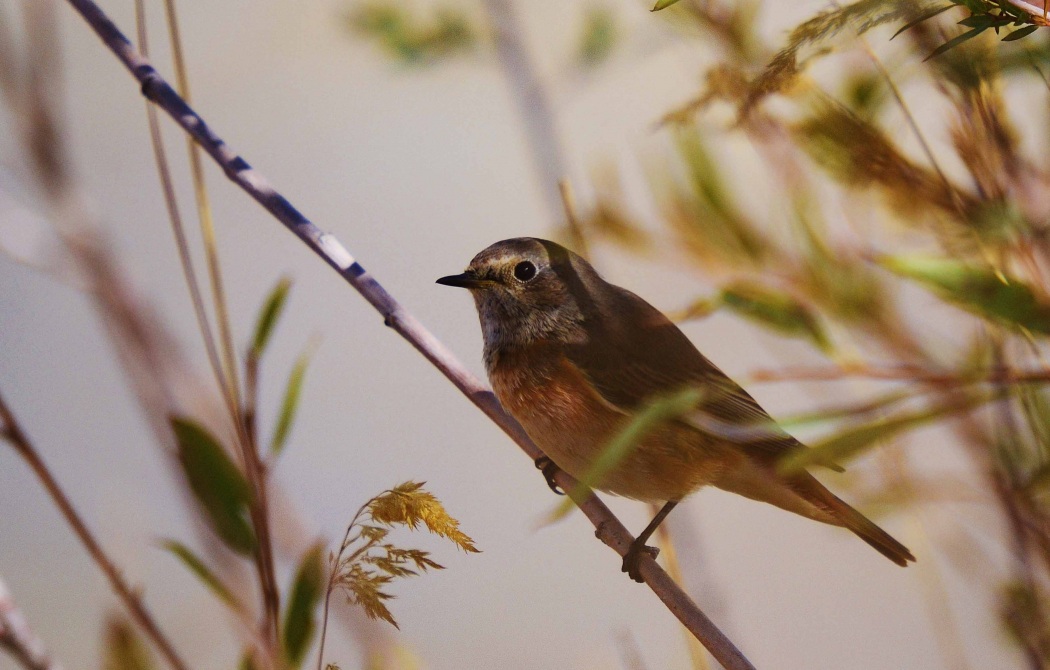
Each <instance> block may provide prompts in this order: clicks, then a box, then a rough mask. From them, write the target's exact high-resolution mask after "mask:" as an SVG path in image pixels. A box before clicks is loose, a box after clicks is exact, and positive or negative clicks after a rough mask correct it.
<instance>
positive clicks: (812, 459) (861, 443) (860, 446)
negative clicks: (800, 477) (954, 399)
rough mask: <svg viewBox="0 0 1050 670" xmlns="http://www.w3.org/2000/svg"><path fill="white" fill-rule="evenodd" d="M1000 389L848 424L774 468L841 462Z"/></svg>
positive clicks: (980, 401)
mask: <svg viewBox="0 0 1050 670" xmlns="http://www.w3.org/2000/svg"><path fill="white" fill-rule="evenodd" d="M1001 395H1002V393H1000V392H995V393H985V394H980V395H975V396H972V397H970V398H968V399H967V400H966V401H965V402H961V403H951V404H945V405H938V406H936V407H932V408H930V409H925V410H922V411H918V412H914V413H910V414H903V415H900V416H895V417H891V418H888V419H883V420H879V421H875V422H872V423H867V424H863V425H861V426H852V427H850V428H847V429H845V430H843V431H841V432H839V433H837V434H835V435H832V436H831V437H828V438H826V439H824V440H821V441H820V442H818V443H817V444H815V445H813V447H812V448H811V449H799V450H798V451H794V452H791V454H790V455H789V456H788V457H787V458H784V459H783V460H782V461H781V462H780V465H779V466H778V470H779V471H780V472H781V473H783V474H791V473H795V472H799V471H800V470H803V469H805V468H806V467H809V466H811V465H822V464H824V463H828V462H836V463H838V462H844V461H847V460H849V459H851V458H854V457H856V456H859V455H860V454H861V453H862V452H864V451H865V450H867V449H868V448H870V447H872V446H874V445H875V444H876V443H877V442H881V441H884V440H888V439H890V438H892V437H896V436H897V435H900V434H901V433H905V432H907V431H909V430H914V429H915V428H919V427H921V426H923V425H925V424H928V423H931V422H933V421H936V420H937V419H940V418H942V417H945V416H949V415H951V414H956V413H959V412H964V411H967V410H969V409H971V408H973V407H976V406H978V405H981V404H983V403H986V402H988V401H989V400H992V399H994V398H997V397H1000V396H1001Z"/></svg>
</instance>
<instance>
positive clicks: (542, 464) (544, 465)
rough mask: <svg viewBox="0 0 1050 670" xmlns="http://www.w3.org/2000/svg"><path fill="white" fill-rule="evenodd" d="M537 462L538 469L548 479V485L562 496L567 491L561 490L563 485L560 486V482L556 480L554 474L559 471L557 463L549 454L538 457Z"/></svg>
mask: <svg viewBox="0 0 1050 670" xmlns="http://www.w3.org/2000/svg"><path fill="white" fill-rule="evenodd" d="M535 463H536V469H538V470H539V471H540V472H542V473H543V478H544V479H546V480H547V486H549V487H550V488H551V491H554V492H555V493H557V494H558V495H560V496H563V495H565V491H562V490H561V487H560V486H558V482H556V481H554V475H555V474H557V472H558V466H557V464H555V462H554V461H552V460H551V459H550V457H549V456H540V457H539V458H537V459H536V461H535Z"/></svg>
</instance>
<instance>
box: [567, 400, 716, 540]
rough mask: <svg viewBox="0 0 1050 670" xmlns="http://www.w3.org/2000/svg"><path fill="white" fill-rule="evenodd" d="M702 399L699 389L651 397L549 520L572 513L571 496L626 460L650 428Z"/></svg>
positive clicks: (691, 407)
mask: <svg viewBox="0 0 1050 670" xmlns="http://www.w3.org/2000/svg"><path fill="white" fill-rule="evenodd" d="M702 396H703V393H702V391H701V390H700V389H696V388H693V387H687V388H684V389H682V390H681V391H678V392H677V393H673V394H671V395H668V396H662V397H658V398H655V399H654V400H653V401H651V402H650V403H648V404H647V405H646V406H645V407H643V408H642V409H640V410H639V411H638V412H637V413H635V415H634V416H633V417H632V418H631V420H630V422H628V423H627V425H626V426H624V428H623V429H622V430H621V431H620V432H619V433H617V434H616V436H615V437H614V438H613V439H612V440H611V441H610V442H609V444H608V445H607V446H606V447H605V449H604V450H602V453H601V455H600V456H598V458H597V459H595V461H594V463H592V464H591V467H590V469H589V470H588V471H587V473H586V474H584V476H583V477H581V478H580V481H579V488H578V489H577V490H576V491H573V492H572V494H573V495H570V496H567V497H566V500H564V501H562V503H561V504H560V505H558V507H557V508H555V510H554V511H553V512H552V513H551V515H550V517H549V521H550V522H554V521H557V520H558V519H561V518H562V517H564V516H565V515H566V514H568V513H569V512H570V511H571V510H572V506H573V502H572V497H573V496H574V495H575V494H578V493H583V492H584V491H585V490H586V489H587V488H590V487H593V486H595V485H596V484H599V483H600V482H601V480H602V478H603V477H605V475H607V474H608V473H609V472H610V471H611V470H612V469H613V468H615V467H616V466H617V465H619V464H620V463H621V462H622V461H623V460H624V459H625V458H627V457H628V456H629V455H630V454H631V452H632V451H634V449H635V448H636V447H637V446H638V444H639V443H640V442H641V441H642V440H643V439H645V437H646V436H647V435H648V434H649V433H650V432H651V431H652V430H653V429H654V428H656V427H657V426H659V425H660V424H661V423H663V422H665V421H670V420H671V419H676V418H678V417H680V416H682V415H683V414H685V413H686V412H688V411H690V410H691V409H693V408H694V407H696V404H697V403H698V402H699V401H700V399H701V397H702Z"/></svg>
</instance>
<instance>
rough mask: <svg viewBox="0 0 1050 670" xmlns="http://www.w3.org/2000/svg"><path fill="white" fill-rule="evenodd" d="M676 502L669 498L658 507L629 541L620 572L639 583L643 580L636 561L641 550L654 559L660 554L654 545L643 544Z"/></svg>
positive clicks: (639, 556)
mask: <svg viewBox="0 0 1050 670" xmlns="http://www.w3.org/2000/svg"><path fill="white" fill-rule="evenodd" d="M677 504H678V501H677V500H670V501H668V503H667V504H666V505H664V506H663V507H661V508H660V511H659V512H657V513H656V516H654V517H653V520H652V521H650V522H649V525H648V526H646V527H645V530H643V531H642V532H641V534H640V535H639V536H638V537H636V538H635V540H634V542H632V543H631V548H630V549H628V550H627V553H626V554H624V556H623V568H621V569H620V571H621V572H626V573H627V575H628V576H629V577H630V578H631V579H633V580H634V581H636V582H638V583H639V584H640V583H642V581H644V580H643V579H642V575H641V573H640V572H639V571H638V562H639V561H640V560H641V558H642V552H645V553H646V554H649V555H650V556H652V557H653V558H654V559H655V558H656V557H657V556H658V555H659V554H660V550H659V549H657V548H656V547H650V546H647V545H646V544H645V542H646V540H648V539H649V537H650V536H651V535H652V534H653V533H654V532H655V531H656V529H657V527H658V526H659V525H660V523H661V522H662V521H663V520H664V519H666V518H667V515H668V514H670V513H671V510H673V509H674V508H675V505H677Z"/></svg>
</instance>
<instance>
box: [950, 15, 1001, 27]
mask: <svg viewBox="0 0 1050 670" xmlns="http://www.w3.org/2000/svg"><path fill="white" fill-rule="evenodd" d="M999 22H1000V21H999V19H998V18H997V17H995V16H992V15H991V14H972V15H970V16H967V17H966V18H965V19H963V20H962V21H959V23H958V25H960V26H966V27H967V28H991V27H992V26H994V25H995V24H996V23H999Z"/></svg>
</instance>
